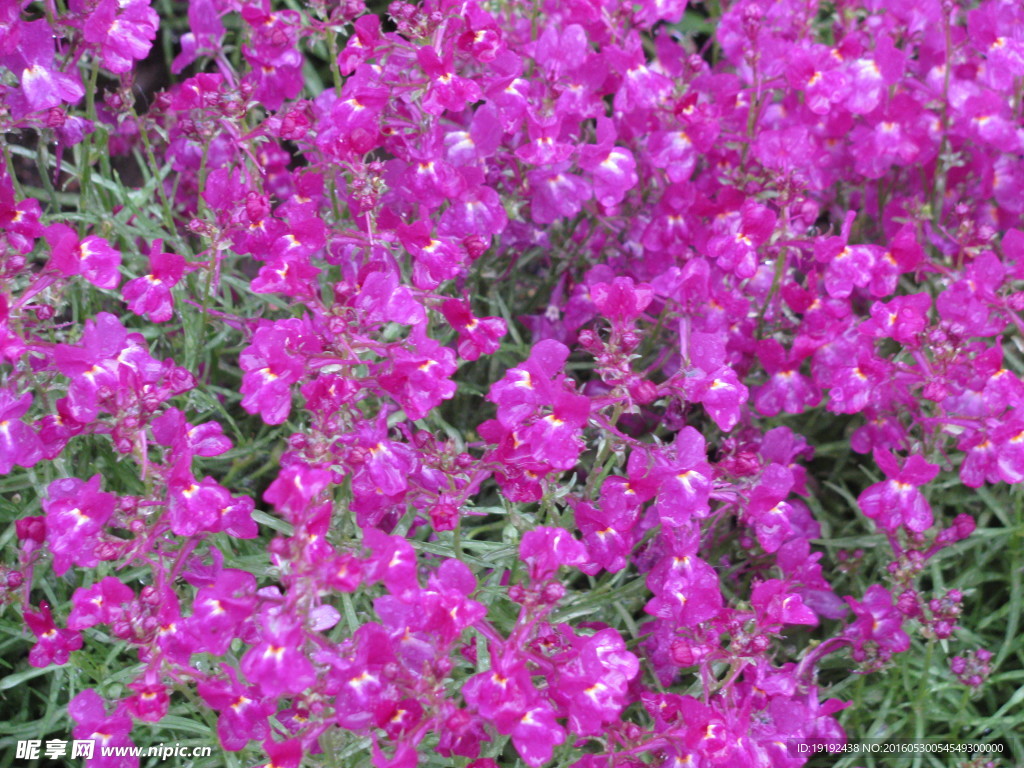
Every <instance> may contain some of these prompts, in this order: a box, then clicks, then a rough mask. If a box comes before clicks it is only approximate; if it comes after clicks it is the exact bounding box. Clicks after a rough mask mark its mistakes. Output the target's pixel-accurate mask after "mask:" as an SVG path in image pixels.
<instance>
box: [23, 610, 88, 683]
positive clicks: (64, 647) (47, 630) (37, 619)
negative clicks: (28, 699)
mask: <svg viewBox="0 0 1024 768" xmlns="http://www.w3.org/2000/svg"><path fill="white" fill-rule="evenodd" d="M24 618H25V623H26V624H27V625H28V628H29V629H31V630H32V634H34V635H35V636H36V644H35V645H33V646H32V649H31V650H30V651H29V652H28V663H29V664H31V665H32V666H33V667H48V666H50V665H51V664H57V665H61V664H67V663H68V657H69V656H70V654H71V652H72V651H77V650H78V649H79V648H81V647H82V634H81V633H80V632H78V631H76V630H74V629H59V628H58V627H57V625H56V624H55V623H54V621H53V614H52V613H51V612H50V606H49V604H48V603H46V602H45V601H43V602H41V603H40V604H39V613H33V612H31V611H25V613H24Z"/></svg>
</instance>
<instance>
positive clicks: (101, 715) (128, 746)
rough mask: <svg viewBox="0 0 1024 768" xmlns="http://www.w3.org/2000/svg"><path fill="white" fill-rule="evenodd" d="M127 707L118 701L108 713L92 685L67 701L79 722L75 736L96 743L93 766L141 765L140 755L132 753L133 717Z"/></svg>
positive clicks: (133, 767)
mask: <svg viewBox="0 0 1024 768" xmlns="http://www.w3.org/2000/svg"><path fill="white" fill-rule="evenodd" d="M124 709H125V708H124V706H123V705H122V704H118V705H117V706H116V707H115V709H114V711H113V712H112V713H111V714H107V710H106V705H105V703H104V701H103V699H102V698H100V695H99V694H98V693H96V691H94V690H93V689H92V688H87V689H85V690H84V691H82V692H81V693H80V694H78V695H77V696H75V698H73V699H72V700H71V703H70V704H69V705H68V713H69V714H70V715H71V718H72V719H73V720H74V721H75V722H76V723H77V725H76V726H75V728H74V730H73V732H72V733H73V735H74V737H75V738H76V739H90V740H92V741H93V742H94V743H95V747H94V748H93V758H92V759H91V760H90V761H89V765H90V766H91V767H94V768H138V765H139V758H138V757H134V756H132V755H131V754H130V752H131V750H132V749H133V748H134V747H135V744H134V743H133V742H132V740H131V737H130V734H131V730H132V720H131V718H130V717H129V716H128V715H127V714H126V713H125V711H124ZM119 747H122V748H125V749H124V750H121V749H118V748H119ZM104 748H108V752H109V754H107V755H104V754H103V750H104ZM118 753H121V754H118Z"/></svg>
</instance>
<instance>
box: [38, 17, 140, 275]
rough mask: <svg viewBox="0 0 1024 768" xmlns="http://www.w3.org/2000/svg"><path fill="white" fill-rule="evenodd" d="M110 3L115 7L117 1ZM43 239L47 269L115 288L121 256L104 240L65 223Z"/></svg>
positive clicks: (52, 226) (53, 225) (51, 230)
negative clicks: (82, 235)
mask: <svg viewBox="0 0 1024 768" xmlns="http://www.w3.org/2000/svg"><path fill="white" fill-rule="evenodd" d="M111 2H114V3H115V4H116V0H111ZM46 237H47V240H48V242H49V243H50V249H51V251H50V253H51V255H50V262H49V266H50V267H52V268H53V269H56V270H57V271H58V272H59V273H60V274H62V275H63V276H64V277H74V276H75V275H82V276H83V277H84V278H85V279H86V280H88V281H89V282H90V283H92V284H93V285H95V286H96V287H97V288H107V289H113V288H116V287H117V284H118V282H119V281H120V274H119V273H118V269H119V268H120V266H121V254H120V253H119V252H118V251H117V250H116V249H114V248H113V247H111V245H110V243H108V242H107V241H106V240H105V239H103V238H102V237H97V236H95V235H89V236H88V237H85V238H83V239H82V240H79V239H78V236H77V235H76V234H75V232H74V230H72V229H71V227H68V226H66V225H64V224H51V225H50V226H49V227H47V228H46Z"/></svg>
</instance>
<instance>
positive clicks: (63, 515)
mask: <svg viewBox="0 0 1024 768" xmlns="http://www.w3.org/2000/svg"><path fill="white" fill-rule="evenodd" d="M116 501H117V499H116V497H115V496H114V495H113V494H112V493H104V492H103V491H101V490H100V476H99V475H93V476H92V477H91V478H89V480H87V481H82V480H79V479H78V478H75V477H69V478H66V479H64V480H54V481H53V482H52V483H50V486H49V488H48V489H47V498H46V499H45V500H44V501H43V509H44V510H45V511H46V543H47V544H49V546H50V551H51V552H53V569H54V571H56V572H57V574H58V575H59V574H63V573H64V572H65V571H67V569H68V568H70V567H71V566H72V565H77V566H82V567H86V568H92V567H95V566H96V565H98V564H99V557H98V556H97V555H96V548H97V547H98V546H99V544H100V538H101V533H102V531H103V528H104V526H105V525H106V524H107V522H108V521H109V520H110V518H111V516H112V515H113V514H114V505H115V503H116Z"/></svg>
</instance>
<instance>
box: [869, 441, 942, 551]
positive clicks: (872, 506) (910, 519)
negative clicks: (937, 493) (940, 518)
mask: <svg viewBox="0 0 1024 768" xmlns="http://www.w3.org/2000/svg"><path fill="white" fill-rule="evenodd" d="M874 457H875V463H876V464H878V466H879V468H880V469H881V470H882V472H884V473H885V476H886V478H888V479H886V480H884V481H882V482H881V483H875V484H874V485H872V486H869V487H868V488H866V489H865V490H864V491H863V492H862V493H861V495H860V496H859V497H858V499H857V503H858V504H860V508H861V509H862V510H863V511H864V514H865V515H867V516H868V517H870V518H872V519H873V520H875V521H876V522H877V523H878V524H879V525H880V526H881V527H882V529H883V530H885V531H889V532H893V531H895V530H896V529H897V528H899V527H900V526H901V525H902V526H904V527H905V528H906V529H907V530H908V531H913V532H915V533H920V532H921V531H924V530H927V529H928V528H930V527H931V525H932V522H933V518H932V509H931V507H930V506H929V504H928V500H927V499H925V497H924V494H923V493H921V491H920V490H919V488H920V487H921V486H923V485H927V484H928V483H930V482H931V481H932V480H933V479H934V478H935V475H937V474H938V472H939V467H938V465H936V464H931V463H929V462H928V461H926V460H925V459H924V458H923V457H922V456H919V455H917V454H914V455H912V456H910V457H909V458H908V459H907V460H906V462H905V463H904V465H903V466H902V467H901V466H900V465H899V463H898V462H897V460H896V458H895V457H894V456H893V455H892V454H891V453H889V451H883V450H876V451H875V452H874Z"/></svg>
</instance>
